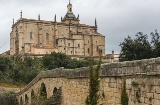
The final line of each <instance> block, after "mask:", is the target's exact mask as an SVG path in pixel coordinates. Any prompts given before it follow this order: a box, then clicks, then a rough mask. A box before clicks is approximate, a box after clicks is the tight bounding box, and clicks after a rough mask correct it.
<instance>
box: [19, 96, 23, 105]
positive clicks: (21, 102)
mask: <svg viewBox="0 0 160 105" xmlns="http://www.w3.org/2000/svg"><path fill="white" fill-rule="evenodd" d="M19 105H23V100H22V97H21V98H20V104H19Z"/></svg>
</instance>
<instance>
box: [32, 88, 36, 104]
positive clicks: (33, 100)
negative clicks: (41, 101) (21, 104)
mask: <svg viewBox="0 0 160 105" xmlns="http://www.w3.org/2000/svg"><path fill="white" fill-rule="evenodd" d="M36 101H37V100H36V94H35V92H34V90H33V89H32V90H31V103H35V102H36Z"/></svg>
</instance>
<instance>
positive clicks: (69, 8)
mask: <svg viewBox="0 0 160 105" xmlns="http://www.w3.org/2000/svg"><path fill="white" fill-rule="evenodd" d="M67 8H68V13H72V4H71V3H70V0H69V4H68V5H67Z"/></svg>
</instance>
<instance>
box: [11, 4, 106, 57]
mask: <svg viewBox="0 0 160 105" xmlns="http://www.w3.org/2000/svg"><path fill="white" fill-rule="evenodd" d="M97 28H98V27H97V21H96V19H95V25H94V26H90V25H86V24H81V23H80V19H79V15H78V16H75V15H74V13H73V11H72V4H71V3H70V2H69V4H68V5H67V13H66V14H65V16H64V17H61V21H60V22H57V20H56V15H55V17H54V20H53V21H47V20H41V19H40V15H39V16H38V19H27V18H23V17H22V11H21V13H20V18H19V19H18V21H17V22H15V23H14V20H13V25H12V31H11V33H10V55H37V56H38V55H45V54H50V53H51V52H61V53H65V54H66V55H69V56H73V57H98V56H99V55H102V56H105V36H104V35H102V34H100V33H98V31H97Z"/></svg>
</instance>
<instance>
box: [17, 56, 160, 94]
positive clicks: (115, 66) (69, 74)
mask: <svg viewBox="0 0 160 105" xmlns="http://www.w3.org/2000/svg"><path fill="white" fill-rule="evenodd" d="M95 67H96V66H94V68H95ZM88 71H89V67H82V68H76V69H64V68H62V67H61V68H57V69H54V70H48V71H43V72H41V73H40V74H39V75H37V76H36V77H35V78H34V79H33V80H32V81H31V82H30V83H29V84H28V85H27V86H26V87H25V88H24V89H23V90H22V91H20V92H19V93H18V94H17V95H18V96H19V95H21V94H23V93H25V92H26V91H28V90H29V89H30V88H31V87H32V86H33V85H35V84H36V83H37V82H38V81H40V80H41V79H45V78H67V79H83V78H88V75H89V72H88ZM137 75H140V76H159V75H160V58H152V59H144V60H135V61H126V62H116V63H106V64H102V65H101V70H100V77H102V78H105V77H107V78H108V77H123V76H128V77H130V76H137Z"/></svg>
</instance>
